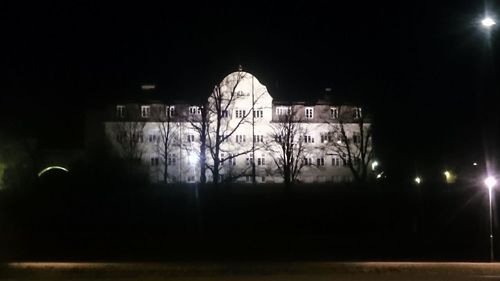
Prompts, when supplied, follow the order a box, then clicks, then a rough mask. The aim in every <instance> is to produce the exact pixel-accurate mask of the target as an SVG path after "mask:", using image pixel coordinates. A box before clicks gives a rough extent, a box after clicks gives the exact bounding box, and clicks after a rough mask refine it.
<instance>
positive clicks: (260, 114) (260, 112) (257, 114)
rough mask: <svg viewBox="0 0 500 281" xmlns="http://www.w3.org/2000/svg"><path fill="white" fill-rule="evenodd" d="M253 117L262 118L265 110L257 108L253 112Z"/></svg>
mask: <svg viewBox="0 0 500 281" xmlns="http://www.w3.org/2000/svg"><path fill="white" fill-rule="evenodd" d="M253 117H255V118H262V117H264V111H263V110H255V111H254V112H253Z"/></svg>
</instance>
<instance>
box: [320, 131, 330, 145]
mask: <svg viewBox="0 0 500 281" xmlns="http://www.w3.org/2000/svg"><path fill="white" fill-rule="evenodd" d="M331 139H332V138H331V136H330V134H329V133H322V134H321V142H322V143H327V142H330V141H331Z"/></svg>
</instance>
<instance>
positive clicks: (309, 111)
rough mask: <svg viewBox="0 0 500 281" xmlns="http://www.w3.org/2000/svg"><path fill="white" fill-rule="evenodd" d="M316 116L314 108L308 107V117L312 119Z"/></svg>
mask: <svg viewBox="0 0 500 281" xmlns="http://www.w3.org/2000/svg"><path fill="white" fill-rule="evenodd" d="M313 117H314V108H312V107H306V118H307V119H312V118H313Z"/></svg>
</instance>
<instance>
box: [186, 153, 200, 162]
mask: <svg viewBox="0 0 500 281" xmlns="http://www.w3.org/2000/svg"><path fill="white" fill-rule="evenodd" d="M188 161H189V163H191V164H194V163H196V162H197V161H198V155H196V153H189V156H188Z"/></svg>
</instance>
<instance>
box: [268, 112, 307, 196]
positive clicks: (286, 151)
mask: <svg viewBox="0 0 500 281" xmlns="http://www.w3.org/2000/svg"><path fill="white" fill-rule="evenodd" d="M286 113H287V114H283V115H279V116H278V120H277V122H276V123H272V124H271V127H272V132H271V134H270V136H269V139H270V141H268V142H267V143H266V149H267V150H268V151H269V152H271V153H270V154H271V157H272V158H273V161H274V163H275V165H276V167H277V172H278V173H279V174H280V175H281V176H282V177H283V181H284V183H285V187H286V188H287V190H288V189H289V188H290V186H291V184H292V183H294V182H296V181H297V180H298V177H299V175H300V172H301V170H302V168H303V167H304V166H305V163H304V161H303V159H302V158H303V157H304V154H305V149H306V147H305V145H304V139H303V135H304V134H306V130H305V128H304V127H303V126H302V118H300V117H299V115H298V114H297V110H296V109H295V108H294V107H293V106H291V107H290V108H289V110H288V112H286Z"/></svg>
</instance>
